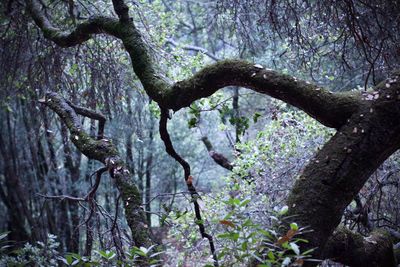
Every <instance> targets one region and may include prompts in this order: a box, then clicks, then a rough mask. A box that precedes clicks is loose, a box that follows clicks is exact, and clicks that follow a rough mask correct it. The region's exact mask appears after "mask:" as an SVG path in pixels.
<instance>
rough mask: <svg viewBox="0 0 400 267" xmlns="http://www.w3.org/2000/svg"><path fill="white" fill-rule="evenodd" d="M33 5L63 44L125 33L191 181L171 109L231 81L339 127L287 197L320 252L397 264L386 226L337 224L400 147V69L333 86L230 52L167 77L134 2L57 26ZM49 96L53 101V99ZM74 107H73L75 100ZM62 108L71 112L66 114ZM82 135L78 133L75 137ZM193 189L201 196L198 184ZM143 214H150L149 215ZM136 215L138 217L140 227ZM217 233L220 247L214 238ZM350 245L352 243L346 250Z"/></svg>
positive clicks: (357, 261) (355, 261) (116, 0)
mask: <svg viewBox="0 0 400 267" xmlns="http://www.w3.org/2000/svg"><path fill="white" fill-rule="evenodd" d="M27 7H28V10H29V11H30V13H31V15H32V18H33V20H34V21H35V23H36V24H37V26H38V27H39V28H40V29H41V30H42V32H43V34H44V36H45V37H46V38H47V39H49V40H52V41H53V42H55V43H56V44H57V45H59V46H61V47H72V46H76V45H80V44H82V43H84V42H86V41H88V40H90V38H91V37H92V35H93V34H107V35H110V36H113V37H115V38H117V39H120V40H121V41H122V43H123V45H124V47H125V49H126V51H127V52H128V53H129V55H130V57H131V64H132V67H133V70H134V72H135V74H136V75H137V77H138V78H139V79H140V81H141V83H142V85H143V88H144V90H145V91H146V93H147V94H148V95H149V97H150V98H151V99H152V100H154V101H155V102H157V104H158V105H159V106H160V108H161V110H162V114H163V115H162V119H161V123H160V126H161V127H160V131H161V136H162V138H163V140H164V142H165V144H166V147H167V151H168V152H169V154H170V155H172V156H173V157H174V158H175V159H176V160H177V161H178V162H180V163H181V165H182V166H183V167H184V170H185V177H184V178H185V180H186V182H187V184H188V186H189V189H191V186H192V184H191V178H190V166H189V165H188V164H187V162H186V161H184V160H183V159H182V158H181V157H180V156H179V154H177V153H176V152H175V150H174V149H173V147H172V143H171V141H170V140H169V138H168V132H167V131H166V122H167V117H168V116H169V112H168V110H169V109H172V110H174V111H177V110H180V109H183V108H185V107H188V106H189V105H190V104H191V103H193V102H194V101H196V100H198V99H201V98H204V97H208V96H210V95H212V94H213V93H215V92H216V91H217V90H219V89H221V88H224V87H226V86H241V87H245V88H248V89H251V90H254V91H256V92H258V93H261V94H266V95H269V96H271V97H274V98H277V99H279V100H282V101H284V102H286V103H288V104H290V105H292V106H295V107H297V108H299V109H301V110H303V111H304V112H306V113H307V114H309V115H310V116H311V117H313V118H314V119H316V120H318V121H319V122H320V123H321V124H323V125H325V126H327V127H332V128H335V129H336V130H337V132H336V134H335V135H334V136H333V137H332V138H331V139H330V140H329V141H328V142H327V143H326V144H325V145H324V147H323V148H322V149H321V150H320V151H319V152H318V153H317V154H316V156H315V158H314V159H313V160H312V161H311V162H310V163H309V164H308V166H307V167H306V168H305V169H304V171H303V172H302V173H301V174H300V175H299V178H298V179H297V181H296V183H295V185H294V187H293V189H292V190H291V193H290V195H289V199H288V202H287V204H288V206H289V214H291V215H294V216H296V217H297V221H298V223H299V224H300V225H302V226H309V227H310V228H311V229H312V231H313V232H312V233H307V234H305V238H306V239H308V240H309V241H310V242H309V244H308V245H307V246H308V247H310V248H314V247H317V250H316V251H315V252H314V256H315V257H317V258H334V259H335V260H336V261H339V262H343V263H345V264H348V265H352V266H394V265H395V260H394V255H393V250H392V243H391V240H390V238H389V237H388V236H387V235H386V234H384V233H381V232H377V233H373V234H372V235H371V237H369V238H368V239H362V237H360V236H359V235H357V234H353V233H350V232H348V231H346V230H342V229H336V227H337V226H338V224H339V222H340V219H341V217H342V214H343V211H344V209H345V208H346V207H347V206H348V205H349V203H350V202H351V201H352V200H353V199H354V198H355V197H356V195H357V193H358V192H359V190H360V189H361V187H362V186H363V185H364V183H365V182H366V181H367V180H368V178H369V177H370V175H371V174H372V173H373V172H374V171H375V170H376V169H377V168H378V167H379V166H380V164H381V163H382V162H383V161H384V160H385V159H386V158H388V157H389V156H390V155H391V154H392V153H394V152H395V151H396V150H398V149H399V147H400V137H399V136H400V135H399V133H400V126H399V125H400V121H399V120H400V119H399V115H400V114H399V113H400V107H399V104H398V101H399V90H400V80H399V76H400V73H398V72H395V73H393V74H392V76H391V77H390V78H388V79H386V80H384V81H382V82H381V83H379V84H378V85H376V86H375V87H374V88H373V90H370V91H365V92H351V93H332V92H330V91H329V90H326V89H324V88H322V87H319V86H317V85H313V84H311V83H309V82H305V81H302V80H299V79H297V78H296V77H292V76H289V75H284V74H280V73H278V72H276V71H273V70H270V69H267V68H265V67H263V66H261V65H259V64H254V63H248V62H245V61H240V60H224V61H219V62H217V63H215V64H212V65H209V66H206V67H204V68H203V69H201V70H200V71H199V72H197V73H196V74H194V75H193V76H192V77H190V78H188V79H185V80H182V81H179V82H176V83H170V82H168V81H166V80H165V79H164V78H163V73H162V71H161V70H160V67H159V66H157V64H156V62H155V61H154V60H153V59H152V55H151V54H150V51H151V50H150V49H149V46H148V44H147V43H146V42H145V40H144V39H143V37H142V35H141V33H140V32H139V30H138V29H137V28H136V27H135V24H134V22H133V20H132V19H131V18H130V15H129V8H128V6H127V5H126V4H125V3H124V2H123V1H122V0H113V7H114V11H115V13H116V14H117V16H118V18H114V17H108V16H95V17H91V18H89V19H87V20H85V21H83V22H80V23H78V24H77V25H76V27H75V28H73V29H71V30H69V31H62V30H60V29H58V28H57V27H55V26H53V24H52V23H51V22H50V20H49V19H48V17H47V16H46V15H45V13H44V12H43V10H42V8H41V5H40V4H39V3H38V2H37V1H35V0H27ZM49 99H52V98H51V97H50V98H49ZM54 99H56V98H54ZM57 101H59V102H60V101H63V100H57ZM46 103H48V104H49V102H48V100H47V101H46ZM60 103H61V102H60ZM54 109H55V110H56V108H54ZM65 110H67V109H65ZM68 110H70V111H69V113H70V112H72V111H71V108H68ZM58 113H59V115H60V114H62V113H61V112H58ZM60 116H61V117H62V118H63V119H64V120H65V117H66V115H60ZM72 121H73V120H72ZM67 125H68V122H67ZM71 125H72V124H71V123H70V125H69V128H70V131H71V133H72V135H71V138H72V141H73V142H74V143H75V145H76V146H77V147H78V149H80V150H81V151H82V152H83V153H86V154H87V155H89V152H87V151H86V150H85V149H86V147H85V146H87V145H88V144H93V145H94V146H95V147H99V146H103V145H104V148H105V149H107V153H105V154H101V155H100V156H97V155H96V156H93V158H95V159H97V160H99V161H102V162H103V163H105V164H106V165H108V164H109V162H110V159H111V158H112V157H115V156H116V153H115V152H113V151H112V149H111V148H110V147H109V145H105V144H104V142H103V141H101V140H99V141H94V140H91V139H89V138H86V137H85V136H83V135H82V136H81V134H83V133H79V134H78V132H75V131H76V129H72V128H71ZM72 126H74V125H72ZM74 127H75V126H74ZM76 137H78V139H75V140H74V138H76ZM86 142H87V143H86ZM108 167H110V166H108ZM112 168H114V167H112ZM112 168H111V169H112ZM117 170H118V167H117ZM124 179H126V178H124ZM125 186H126V185H124V184H121V186H120V188H119V189H120V191H121V193H123V194H124V191H125V190H128V189H127V187H125ZM191 192H192V193H193V194H192V196H195V194H196V193H195V189H194V188H193V189H192V191H191ZM123 197H125V200H127V198H128V197H129V196H128V195H127V194H125V195H123ZM195 205H196V204H195ZM128 216H129V214H128ZM142 219H143V220H145V219H144V218H143V216H142ZM142 219H141V220H142ZM134 223H136V222H131V224H130V227H131V229H132V230H133V229H134V228H135V225H134ZM199 227H200V230H201V231H202V235H203V237H207V238H208V237H209V236H208V235H207V234H206V233H205V232H204V228H203V229H202V226H201V223H199ZM133 231H134V230H133ZM143 231H145V230H144V229H143ZM209 240H210V245H211V248H212V247H213V244H212V239H211V238H209ZM343 247H346V248H347V250H346V251H342V250H341V248H343ZM371 251H374V253H371Z"/></svg>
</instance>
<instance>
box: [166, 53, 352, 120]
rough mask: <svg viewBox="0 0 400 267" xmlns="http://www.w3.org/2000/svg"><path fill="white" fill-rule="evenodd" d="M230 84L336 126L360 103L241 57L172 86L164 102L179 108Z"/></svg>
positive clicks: (212, 66) (209, 68)
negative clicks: (257, 93)
mask: <svg viewBox="0 0 400 267" xmlns="http://www.w3.org/2000/svg"><path fill="white" fill-rule="evenodd" d="M226 86H240V87H244V88H249V89H252V90H254V91H257V92H259V93H262V94H267V95H269V96H271V97H274V98H277V99H280V100H282V101H284V102H286V103H288V104H291V105H293V106H295V107H297V108H300V109H301V110H303V111H305V112H306V113H308V114H309V115H310V116H311V117H313V118H315V119H316V120H318V121H319V122H321V123H322V124H324V125H326V126H328V127H334V128H339V127H340V126H341V125H343V124H344V123H345V122H346V121H347V119H348V118H349V117H350V116H351V115H352V114H353V113H354V112H355V111H356V110H357V109H358V108H359V106H360V100H359V99H360V98H359V95H356V94H354V95H351V94H343V93H340V94H339V93H336V94H334V93H332V92H330V91H328V90H326V89H323V88H321V87H318V86H316V85H312V84H310V83H308V82H304V81H301V80H298V79H297V78H295V77H292V76H289V75H284V74H280V73H278V72H276V71H273V70H270V69H266V68H264V67H262V66H261V65H258V64H256V65H254V64H252V63H248V62H244V61H240V60H224V61H220V62H217V63H215V64H212V65H209V66H207V67H205V68H203V69H202V70H200V71H199V72H198V73H196V74H195V75H194V76H193V77H191V78H189V79H187V80H183V81H180V82H177V83H176V84H174V85H173V86H172V87H171V89H170V91H169V92H168V94H167V95H166V98H165V100H164V103H163V104H164V106H166V107H168V108H171V109H173V110H179V109H181V108H183V107H187V106H189V105H190V104H191V103H192V102H193V101H195V100H197V99H200V98H203V97H208V96H210V95H212V94H213V93H215V92H216V91H217V90H219V89H220V88H224V87H226Z"/></svg>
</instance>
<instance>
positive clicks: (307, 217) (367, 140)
mask: <svg viewBox="0 0 400 267" xmlns="http://www.w3.org/2000/svg"><path fill="white" fill-rule="evenodd" d="M398 88H399V86H398V84H393V85H390V84H385V83H383V84H381V85H379V86H378V87H377V88H376V91H375V92H371V93H366V95H365V100H364V101H365V102H364V105H362V106H361V107H360V109H359V110H358V111H357V112H355V113H354V114H353V115H352V116H351V118H350V119H349V120H348V121H347V123H346V124H345V125H343V126H342V127H340V128H339V129H338V131H337V133H336V134H335V136H333V137H332V138H331V140H329V142H328V143H326V144H325V146H324V147H323V148H322V149H321V150H320V151H319V152H318V153H317V155H316V156H315V157H314V158H313V159H312V161H311V162H310V164H309V165H308V166H307V167H306V168H305V170H304V172H303V173H302V174H301V175H300V176H299V178H298V179H297V180H296V183H295V185H294V187H293V189H292V191H291V193H290V196H289V199H288V206H289V211H290V214H291V215H296V217H295V219H294V220H296V222H297V223H299V224H301V225H302V226H310V227H311V229H312V230H313V232H311V233H309V234H307V236H306V237H307V239H308V240H309V241H310V243H309V245H308V246H309V247H318V249H317V250H316V252H315V253H314V256H316V257H320V256H321V255H322V252H323V249H324V247H325V244H326V242H327V240H328V238H329V237H330V236H331V235H332V233H333V231H334V230H335V229H336V227H337V226H338V224H339V223H340V220H341V217H342V214H343V212H344V209H345V208H346V207H347V206H348V205H349V204H350V202H351V201H352V200H353V199H354V197H355V196H356V195H357V193H358V192H359V191H360V189H361V188H362V187H363V185H364V183H365V182H366V181H367V179H368V178H369V177H370V176H371V174H372V173H373V172H374V171H375V170H376V169H377V168H378V167H379V166H380V165H381V164H382V162H383V161H384V160H385V159H386V158H388V157H389V156H390V155H391V154H392V153H393V152H394V151H396V150H397V149H398V148H399V147H400V105H399V103H398V101H399V100H398V97H399V96H398ZM368 95H377V96H378V97H377V99H375V100H374V101H371V100H370V98H371V97H369V96H368ZM354 249H357V248H354ZM354 266H357V265H354ZM369 266H379V265H374V264H372V263H371V265H369ZM388 266H389V265H388Z"/></svg>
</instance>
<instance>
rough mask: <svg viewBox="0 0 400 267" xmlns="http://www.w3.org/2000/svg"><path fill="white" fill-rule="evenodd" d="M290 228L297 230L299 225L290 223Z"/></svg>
mask: <svg viewBox="0 0 400 267" xmlns="http://www.w3.org/2000/svg"><path fill="white" fill-rule="evenodd" d="M290 229H292V230H294V231H297V230H299V226H298V225H297V223H291V224H290Z"/></svg>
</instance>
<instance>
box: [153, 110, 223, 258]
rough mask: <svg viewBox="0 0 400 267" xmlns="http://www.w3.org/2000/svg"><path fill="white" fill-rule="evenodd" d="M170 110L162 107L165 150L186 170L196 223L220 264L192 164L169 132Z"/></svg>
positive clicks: (161, 119)
mask: <svg viewBox="0 0 400 267" xmlns="http://www.w3.org/2000/svg"><path fill="white" fill-rule="evenodd" d="M168 117H169V111H168V110H167V109H164V108H161V118H160V129H159V131H160V136H161V139H162V140H163V142H164V145H165V150H166V151H167V153H168V154H169V155H170V156H171V157H172V158H174V159H175V160H176V161H177V162H178V163H179V164H180V165H181V166H182V168H183V170H184V178H185V182H186V186H187V188H188V191H189V193H190V196H191V198H192V202H193V206H194V212H195V216H196V224H197V226H198V227H199V231H200V234H201V237H202V238H207V240H208V243H209V245H210V251H211V254H212V256H213V259H214V266H219V264H218V257H217V252H216V250H215V245H214V240H213V237H212V236H211V235H210V234H208V233H207V232H206V229H205V226H204V222H203V219H202V217H201V211H200V205H199V202H198V199H199V197H200V196H199V194H198V193H197V191H196V188H195V187H194V185H193V177H192V176H191V175H190V165H189V163H188V162H187V161H186V160H184V159H183V158H182V157H181V156H180V155H179V154H178V153H177V152H176V151H175V148H174V146H173V144H172V141H171V138H170V136H169V133H168V129H167V123H168Z"/></svg>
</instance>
